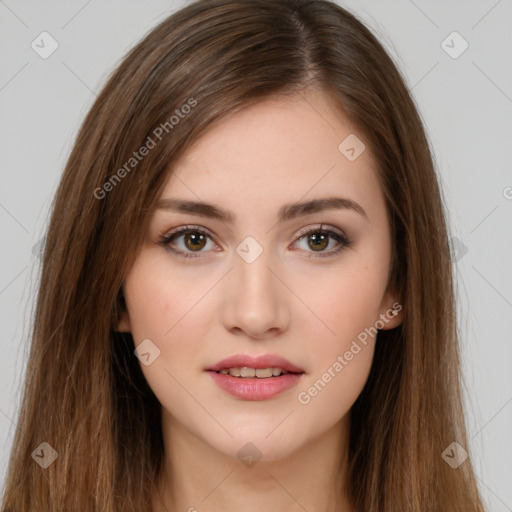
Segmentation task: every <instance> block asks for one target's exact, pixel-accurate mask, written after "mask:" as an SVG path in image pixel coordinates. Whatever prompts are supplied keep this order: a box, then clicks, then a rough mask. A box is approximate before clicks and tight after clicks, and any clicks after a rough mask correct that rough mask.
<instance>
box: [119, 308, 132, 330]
mask: <svg viewBox="0 0 512 512" xmlns="http://www.w3.org/2000/svg"><path fill="white" fill-rule="evenodd" d="M116 331H118V332H132V326H131V324H130V316H129V315H128V311H126V309H124V310H123V311H122V313H121V318H120V320H119V322H118V323H117V327H116Z"/></svg>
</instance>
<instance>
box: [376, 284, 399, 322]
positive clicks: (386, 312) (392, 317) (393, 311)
mask: <svg viewBox="0 0 512 512" xmlns="http://www.w3.org/2000/svg"><path fill="white" fill-rule="evenodd" d="M397 297H398V294H397V293H395V292H394V291H392V290H391V291H390V290H388V291H387V292H386V293H385V294H384V297H383V298H382V303H381V306H380V317H379V325H382V324H384V325H383V326H382V327H379V329H380V330H382V331H385V330H388V329H394V328H395V327H397V326H399V325H400V324H401V323H402V322H403V320H404V313H403V306H402V304H401V301H400V300H398V298H397Z"/></svg>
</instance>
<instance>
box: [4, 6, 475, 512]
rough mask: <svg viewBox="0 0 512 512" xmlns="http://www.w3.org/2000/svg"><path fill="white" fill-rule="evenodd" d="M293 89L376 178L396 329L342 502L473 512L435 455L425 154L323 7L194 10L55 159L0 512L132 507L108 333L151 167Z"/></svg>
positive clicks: (140, 406)
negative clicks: (328, 109)
mask: <svg viewBox="0 0 512 512" xmlns="http://www.w3.org/2000/svg"><path fill="white" fill-rule="evenodd" d="M309 87H313V88H316V89H318V90H321V91H323V92H324V93H326V94H328V95H329V97H330V98H331V100H332V102H333V104H335V105H337V106H338V107H339V108H341V109H343V111H344V112H345V113H346V114H347V115H348V116H349V118H350V119H351V121H352V122H353V123H354V124H355V125H356V126H357V127H358V129H359V130H360V132H361V134H363V136H364V137H365V143H366V144H367V145H368V147H369V148H371V151H372V154H373V155H374V157H375V160H376V162H377V163H378V177H379V180H380V183H381V186H382V190H383V192H384V194H385V198H386V204H387V208H388V211H389V214H390V218H391V227H392V237H393V238H392V239H393V265H392V272H391V275H390V278H391V282H392V284H393V285H394V286H395V289H396V290H397V293H398V296H399V297H400V302H401V304H402V305H403V313H404V320H403V322H402V324H401V325H400V326H398V327H397V328H395V329H392V330H388V331H380V332H379V335H378V340H377V344H376V351H375V356H374V361H373V366H372V369H371V372H370V376H369V379H368V381H367V383H366V386H365V388H364V390H363V392H362V394H361V395H360V396H359V397H358V399H357V401H356V403H355V404H354V406H353V408H352V425H351V435H350V452H349V453H350V456H349V462H350V467H349V469H350V471H349V487H348V489H349V492H350V497H351V499H352V501H353V503H354V506H355V507H356V509H357V510H360V511H366V512H383V511H384V512H388V511H393V512H399V511H404V512H405V511H410V512H412V511H414V512H429V511H432V512H434V511H436V512H439V511H441V510H443V511H450V512H481V511H483V510H484V508H483V505H482V503H481V501H480V498H479V495H478V490H477V486H476V483H475V477H474V473H473V469H472V465H471V459H467V460H466V461H465V462H463V463H462V464H461V465H460V466H459V467H458V468H453V467H451V466H450V465H449V464H447V462H445V460H444V459H443V457H442V453H443V451H444V450H445V448H447V447H448V446H449V445H450V444H451V443H452V442H457V443H459V444H460V445H461V446H462V447H465V448H466V449H467V438H466V432H465V425H464V416H463V408H462V399H461V391H460V390H461V384H460V378H461V372H460V364H459V354H458V340H457V329H456V314H455V313H456V308H455V304H454V290H453V281H452V262H451V256H450V253H449V251H447V250H446V248H447V247H448V228H447V222H446V213H445V210H444V203H443V199H442V194H441V191H440V189H439V185H438V178H437V175H436V171H435V167H434V164H433V156H432V153H431V150H430V148H429V144H428V141H427V138H426V135H425V131H424V127H423V125H422V122H421V120H420V117H419V115H418V112H417V109H416V106H415V104H414V101H413V99H412V98H411V95H410V93H409V92H408V90H407V87H406V85H405V83H404V79H403V78H402V76H401V74H400V72H399V70H398V69H397V68H396V66H395V64H394V63H393V61H392V60H391V58H390V57H389V56H388V54H387V53H386V51H385V50H384V49H383V47H382V46H381V44H380V43H379V42H378V40H377V39H376V37H375V36H374V35H373V34H372V33H371V32H370V31H369V30H368V29H367V28H366V27H365V26H364V25H363V24H362V23H361V22H360V21H358V20H357V19H356V17H355V16H354V15H352V14H350V13H349V12H348V11H346V10H345V9H343V8H341V7H340V6H338V5H336V4H335V3H332V2H329V1H325V0H316V1H308V0H275V1H269V0H208V1H199V2H195V3H193V4H190V5H188V6H187V7H185V8H183V9H181V10H180V11H178V12H176V13H175V14H173V15H172V16H170V17H168V18H167V19H165V20H164V21H163V22H162V23H160V24H159V25H158V26H157V27H156V28H154V29H153V30H152V31H151V32H150V33H149V34H148V35H147V36H146V37H145V38H144V39H143V40H142V41H141V42H140V43H139V44H137V45H136V46H135V47H134V48H133V49H132V50H131V51H130V52H129V53H128V55H127V56H126V57H125V58H124V60H123V61H122V63H121V64H120V65H119V67H118V68H117V69H116V70H115V71H114V72H113V74H112V75H111V77H110V78H109V80H108V82H107V83H106V85H105V86H104V88H103V90H102V92H101V93H100V94H99V96H98V98H97V100H96V102H95V103H94V105H93V106H92V108H91V110H90V112H89V113H88V115H87V117H86V119H85V122H84V124H83V126H82V128H81V130H80V132H79V134H78V136H77V139H76V142H75V145H74V148H73V150H72V152H71V154H70V156H69V159H68V162H67V165H66V167H65V170H64V174H63V176H62V179H61V182H60V186H59V188H58V191H57V193H56V196H55V199H54V202H53V205H52V214H51V220H50V223H49V227H48V231H47V237H46V244H45V249H44V255H43V264H42V272H41V280H40V287H39V292H38V298H37V304H36V311H35V315H34V322H33V330H32V333H31V350H30V355H29V360H28V366H27V373H26V380H25V385H24V389H23V399H22V403H21V407H20V412H19V417H18V420H17V428H16V432H15V437H14V442H13V447H12V452H11V457H10V461H9V466H8V474H7V479H6V483H5V490H4V501H3V506H2V510H3V511H4V512H27V511H38V512H40V511H44V512H62V511H64V510H66V511H68V510H80V511H91V512H92V511H98V512H99V511H101V512H104V511H111V512H114V511H123V512H128V511H136V512H141V511H148V512H149V511H150V496H151V493H152V492H153V485H154V483H155V482H156V481H157V479H158V476H159V474H160V471H161V469H162V457H163V441H162V433H161V426H160V419H161V416H160V414H161V412H160V404H159V402H158V400H157V399H156V397H155V396H154V394H153V393H152V391H151V389H150V388H149V386H148V385H147V383H146V381H145V379H144V377H143V374H142V372H141V369H140V366H139V362H138V360H137V359H136V357H135V356H134V354H133V349H134V342H133V339H132V338H131V336H130V335H127V334H124V335H123V334H121V333H118V332H116V330H115V326H116V323H117V320H118V318H119V313H120V311H121V310H122V308H123V307H124V303H123V297H122V294H121V286H122V283H123V280H124V277H125V275H126V273H127V271H128V270H129V269H130V266H131V264H132V262H133V261H134V258H135V256H136V254H137V252H138V250H139V249H140V247H141V244H142V241H143V238H144V234H145V231H146V228H147V225H148V221H149V219H150V216H151V211H152V208H153V206H154V205H155V202H156V201H157V199H158V196H159V193H160V191H161V188H162V186H163V184H164V182H165V180H166V179H167V178H168V175H169V174H168V173H169V170H168V169H169V165H170V164H172V162H174V161H176V159H177V158H178V157H179V156H180V155H181V154H182V153H183V151H184V150H185V149H186V148H188V147H189V146H190V145H191V144H192V143H193V142H194V141H195V140H197V138H198V137H199V135H201V134H202V133H204V131H205V129H206V128H209V127H211V126H213V123H215V122H218V121H220V120H221V119H222V118H223V117H224V116H225V115H227V114H229V113H232V112H235V111H237V110H239V109H241V108H244V107H246V106H248V105H250V104H253V103H255V102H258V101H260V100H262V99H264V98H266V97H269V96H271V95H284V94H301V93H303V92H304V91H305V90H307V88H309ZM340 142H341V141H340ZM142 147H145V148H146V151H143V150H142V149H141V148H142ZM134 153H136V155H134ZM143 153H144V155H143ZM43 442H45V443H48V445H50V447H51V448H53V450H55V451H56V452H57V454H58V456H57V458H56V460H55V461H54V462H53V463H52V464H50V465H49V467H47V468H45V469H43V468H42V467H41V466H40V465H39V464H37V463H36V457H34V456H33V454H34V451H35V450H38V451H37V453H38V454H40V456H41V457H43V455H44V457H49V456H50V455H51V454H52V453H53V452H52V451H51V449H50V448H49V447H48V446H47V445H43V446H42V447H41V446H40V445H41V443H43ZM41 450H42V451H41Z"/></svg>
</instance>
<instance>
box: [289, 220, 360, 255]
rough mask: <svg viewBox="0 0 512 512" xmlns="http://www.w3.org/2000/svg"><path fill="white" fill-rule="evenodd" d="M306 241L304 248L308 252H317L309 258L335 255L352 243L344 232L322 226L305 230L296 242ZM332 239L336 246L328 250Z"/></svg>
mask: <svg viewBox="0 0 512 512" xmlns="http://www.w3.org/2000/svg"><path fill="white" fill-rule="evenodd" d="M304 241H305V242H307V243H306V248H305V249H304V250H305V251H306V252H309V253H312V252H313V253H317V254H313V255H310V256H309V258H322V257H329V256H334V255H336V254H337V253H339V252H340V251H342V250H343V249H345V248H346V247H348V246H349V245H350V244H351V243H352V242H351V241H350V240H349V239H348V238H347V237H346V235H344V234H343V233H338V232H337V231H333V230H330V229H322V228H321V227H320V228H316V229H309V230H305V231H303V232H302V233H301V234H300V235H299V239H298V240H297V242H296V243H299V242H300V243H303V242H304ZM331 241H333V242H334V244H333V245H334V247H331V249H330V250H326V249H327V248H328V247H329V244H330V242H331Z"/></svg>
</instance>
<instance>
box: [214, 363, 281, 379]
mask: <svg viewBox="0 0 512 512" xmlns="http://www.w3.org/2000/svg"><path fill="white" fill-rule="evenodd" d="M219 373H222V374H223V375H231V376H232V377H242V378H252V377H257V378H259V379H267V378H269V377H278V376H279V375H281V374H283V375H285V374H287V373H288V372H287V371H286V370H283V369H281V368H257V369H256V368H248V367H247V366H242V367H241V368H223V369H222V370H220V372H219Z"/></svg>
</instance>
